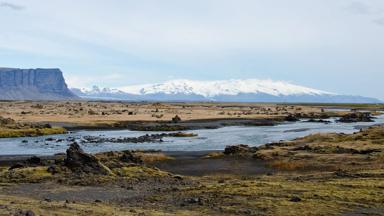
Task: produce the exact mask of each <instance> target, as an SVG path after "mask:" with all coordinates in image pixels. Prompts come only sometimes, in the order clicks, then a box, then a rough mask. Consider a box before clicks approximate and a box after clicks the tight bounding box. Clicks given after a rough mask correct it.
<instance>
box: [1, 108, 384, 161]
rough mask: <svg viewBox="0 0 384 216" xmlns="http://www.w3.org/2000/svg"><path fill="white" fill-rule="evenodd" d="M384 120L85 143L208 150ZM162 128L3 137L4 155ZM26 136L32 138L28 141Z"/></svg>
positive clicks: (90, 147) (349, 129) (102, 147)
mask: <svg viewBox="0 0 384 216" xmlns="http://www.w3.org/2000/svg"><path fill="white" fill-rule="evenodd" d="M375 124H384V115H382V116H379V117H377V119H375V122H369V123H337V122H335V121H334V119H333V120H332V123H330V124H323V123H308V122H295V123H287V124H281V125H277V126H263V127H237V126H236V127H224V128H219V129H204V130H192V131H190V132H192V133H197V134H198V135H199V136H198V137H188V138H172V137H168V138H164V141H165V142H162V143H138V144H134V143H97V144H94V143H89V144H82V147H83V149H84V150H85V151H87V152H92V153H95V152H103V151H111V150H127V149H159V150H163V151H204V150H223V149H224V148H225V146H227V145H234V144H248V145H252V146H258V145H262V144H265V143H270V142H276V141H280V140H290V139H295V138H297V137H302V136H306V135H309V134H312V133H319V132H338V133H353V132H355V131H356V130H357V129H358V128H361V127H366V126H371V125H375ZM151 133H159V132H140V131H129V130H119V131H78V132H75V133H72V134H65V135H54V136H47V137H34V138H11V139H0V154H1V155H21V154H36V155H50V154H55V153H61V152H65V150H66V149H67V147H68V143H69V142H68V141H66V139H67V138H68V137H75V138H76V140H77V141H79V142H80V143H81V137H83V136H87V135H91V136H106V137H137V136H142V135H145V134H151ZM46 138H54V139H63V141H62V142H57V141H47V140H46ZM23 140H28V143H24V142H23Z"/></svg>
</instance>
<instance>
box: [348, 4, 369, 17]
mask: <svg viewBox="0 0 384 216" xmlns="http://www.w3.org/2000/svg"><path fill="white" fill-rule="evenodd" d="M346 9H347V10H348V11H350V12H352V13H355V14H360V15H368V14H371V13H372V10H371V7H370V6H369V5H367V4H365V3H363V2H360V1H353V2H351V3H350V4H349V5H348V6H347V7H346Z"/></svg>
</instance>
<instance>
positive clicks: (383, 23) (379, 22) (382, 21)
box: [373, 17, 384, 27]
mask: <svg viewBox="0 0 384 216" xmlns="http://www.w3.org/2000/svg"><path fill="white" fill-rule="evenodd" d="M373 22H374V23H376V24H377V25H380V26H383V27H384V17H383V18H380V19H376V20H374V21H373Z"/></svg>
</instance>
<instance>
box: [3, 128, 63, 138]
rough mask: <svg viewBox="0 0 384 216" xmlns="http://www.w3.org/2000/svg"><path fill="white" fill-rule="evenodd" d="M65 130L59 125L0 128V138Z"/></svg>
mask: <svg viewBox="0 0 384 216" xmlns="http://www.w3.org/2000/svg"><path fill="white" fill-rule="evenodd" d="M66 132H67V130H66V129H64V128H61V127H54V128H27V129H0V138H14V137H36V136H46V135H52V134H64V133H66Z"/></svg>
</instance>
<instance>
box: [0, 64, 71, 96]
mask: <svg viewBox="0 0 384 216" xmlns="http://www.w3.org/2000/svg"><path fill="white" fill-rule="evenodd" d="M76 98H78V97H77V96H76V95H74V94H73V93H72V92H71V91H70V90H69V89H68V87H67V84H66V83H65V80H64V77H63V73H62V72H61V70H60V69H16V68H0V100H68V99H76Z"/></svg>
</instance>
